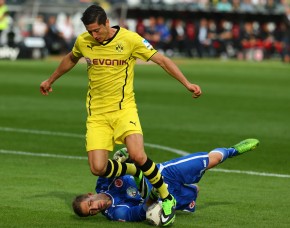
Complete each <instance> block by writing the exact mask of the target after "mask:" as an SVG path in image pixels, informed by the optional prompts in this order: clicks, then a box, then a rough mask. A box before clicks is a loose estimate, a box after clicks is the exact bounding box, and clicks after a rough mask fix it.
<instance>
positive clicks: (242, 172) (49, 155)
mask: <svg viewBox="0 0 290 228" xmlns="http://www.w3.org/2000/svg"><path fill="white" fill-rule="evenodd" d="M0 154H9V155H24V156H32V157H49V158H64V159H75V160H86V159H87V157H84V156H70V155H59V154H45V153H32V152H24V151H13V150H3V149H0ZM209 171H214V172H222V173H239V174H247V175H252V176H265V177H280V178H290V175H286V174H276V173H259V172H254V171H242V170H227V169H218V168H214V169H210V170H209Z"/></svg>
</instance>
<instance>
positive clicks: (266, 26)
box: [259, 22, 275, 59]
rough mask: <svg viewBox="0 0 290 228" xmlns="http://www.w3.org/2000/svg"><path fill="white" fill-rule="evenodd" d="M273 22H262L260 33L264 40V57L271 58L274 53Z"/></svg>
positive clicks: (262, 40)
mask: <svg viewBox="0 0 290 228" xmlns="http://www.w3.org/2000/svg"><path fill="white" fill-rule="evenodd" d="M270 27H271V24H270V23H268V22H264V23H262V24H261V27H260V28H261V29H260V33H259V38H260V40H261V42H262V47H263V50H264V57H265V58H267V59H268V58H270V57H271V56H272V55H273V54H274V41H275V39H274V34H273V30H272V29H271V28H270Z"/></svg>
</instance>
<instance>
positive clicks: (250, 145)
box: [231, 139, 260, 155]
mask: <svg viewBox="0 0 290 228" xmlns="http://www.w3.org/2000/svg"><path fill="white" fill-rule="evenodd" d="M259 143H260V142H259V140H258V139H245V140H243V141H241V142H239V143H237V144H236V145H234V146H232V147H231V148H234V149H235V150H236V151H237V154H236V155H240V154H243V153H245V152H248V151H251V150H254V149H256V147H257V146H258V145H259Z"/></svg>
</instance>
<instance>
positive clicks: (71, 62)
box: [40, 52, 79, 96]
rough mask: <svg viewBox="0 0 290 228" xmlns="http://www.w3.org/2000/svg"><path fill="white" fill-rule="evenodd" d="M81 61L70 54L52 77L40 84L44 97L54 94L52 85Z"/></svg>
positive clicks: (64, 58)
mask: <svg viewBox="0 0 290 228" xmlns="http://www.w3.org/2000/svg"><path fill="white" fill-rule="evenodd" d="M78 61H79V58H77V57H75V56H74V55H73V54H72V52H70V53H68V54H67V55H66V56H64V57H63V59H62V61H61V62H60V64H59V66H58V67H57V68H56V70H55V71H54V72H53V73H52V75H51V76H50V77H49V78H48V79H47V80H45V81H43V82H42V83H41V84H40V92H41V93H42V95H45V96H47V95H48V94H49V93H50V92H52V87H51V85H52V84H53V83H54V82H55V81H56V80H57V79H58V78H60V77H61V76H62V75H64V74H65V73H66V72H68V71H69V70H71V69H72V68H73V67H74V66H75V65H76V64H77V62H78Z"/></svg>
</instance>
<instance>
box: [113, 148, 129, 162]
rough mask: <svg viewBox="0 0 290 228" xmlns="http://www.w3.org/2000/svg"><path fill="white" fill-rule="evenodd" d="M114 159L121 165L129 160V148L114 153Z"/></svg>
mask: <svg viewBox="0 0 290 228" xmlns="http://www.w3.org/2000/svg"><path fill="white" fill-rule="evenodd" d="M113 159H114V160H116V161H118V162H121V163H124V162H126V161H127V160H128V159H129V153H128V151H127V148H126V147H124V148H122V149H120V150H118V151H116V152H115V153H114V156H113Z"/></svg>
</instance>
